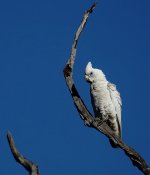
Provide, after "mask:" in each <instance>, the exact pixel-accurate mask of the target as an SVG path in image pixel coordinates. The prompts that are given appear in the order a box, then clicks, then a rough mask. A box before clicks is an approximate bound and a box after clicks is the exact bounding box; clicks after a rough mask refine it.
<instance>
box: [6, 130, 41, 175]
mask: <svg viewBox="0 0 150 175" xmlns="http://www.w3.org/2000/svg"><path fill="white" fill-rule="evenodd" d="M7 139H8V143H9V146H10V149H11V152H12V154H13V156H14V159H15V160H16V162H18V163H19V164H20V165H22V166H23V167H24V168H25V169H26V170H27V171H28V172H29V174H30V175H40V173H39V168H38V165H36V164H35V163H33V162H32V161H30V160H28V159H26V158H25V157H24V156H22V155H21V154H20V153H19V151H18V150H17V148H16V146H15V143H14V140H13V137H12V135H11V133H10V132H8V133H7Z"/></svg>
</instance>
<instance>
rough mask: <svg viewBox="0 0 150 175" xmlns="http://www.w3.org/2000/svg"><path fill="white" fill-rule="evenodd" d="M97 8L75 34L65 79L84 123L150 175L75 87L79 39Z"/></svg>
mask: <svg viewBox="0 0 150 175" xmlns="http://www.w3.org/2000/svg"><path fill="white" fill-rule="evenodd" d="M95 7H96V3H94V4H93V5H92V6H91V7H90V9H89V10H87V11H86V12H85V14H84V15H83V19H82V21H81V24H80V26H79V28H78V30H77V32H76V34H75V38H74V41H73V44H72V48H71V54H70V58H69V59H68V60H67V63H66V65H65V68H64V70H63V72H64V77H65V80H66V83H67V86H68V89H69V91H70V93H71V96H72V98H73V101H74V104H75V107H76V109H77V110H78V112H79V115H80V117H81V119H82V120H83V121H84V123H85V124H86V125H87V126H88V127H91V128H94V129H96V130H97V131H99V132H101V133H103V134H104V135H105V136H106V137H108V138H110V139H111V140H112V141H114V140H115V141H116V142H117V144H118V147H119V148H121V149H122V150H123V151H124V153H125V155H127V156H128V157H129V159H130V160H131V161H132V163H133V165H134V166H136V167H137V168H138V169H139V170H141V172H143V173H144V174H145V175H150V167H149V166H148V164H147V163H146V161H145V160H144V159H143V158H142V157H141V156H140V155H139V154H138V153H137V152H136V151H135V150H134V149H132V148H131V147H129V146H128V145H126V144H125V143H123V141H122V140H120V139H119V138H117V137H116V136H115V135H114V134H113V132H112V131H111V129H110V128H109V127H108V126H107V124H106V123H105V122H104V123H101V121H98V120H95V118H94V117H93V116H92V115H91V113H90V112H89V111H88V109H87V107H86V106H85V104H84V102H83V100H82V99H81V97H80V95H79V93H78V91H77V89H76V87H75V84H74V81H73V78H72V75H73V66H74V62H75V56H76V50H77V43H78V39H79V37H80V34H81V32H82V30H83V28H84V26H85V24H86V22H87V19H88V17H89V15H90V14H91V13H92V12H93V10H94V8H95Z"/></svg>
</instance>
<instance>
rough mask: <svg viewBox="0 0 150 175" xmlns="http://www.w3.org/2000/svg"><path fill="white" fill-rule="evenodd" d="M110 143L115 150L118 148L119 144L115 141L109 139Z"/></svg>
mask: <svg viewBox="0 0 150 175" xmlns="http://www.w3.org/2000/svg"><path fill="white" fill-rule="evenodd" d="M109 142H110V144H111V146H112V147H113V148H118V144H117V142H116V141H115V140H112V139H109Z"/></svg>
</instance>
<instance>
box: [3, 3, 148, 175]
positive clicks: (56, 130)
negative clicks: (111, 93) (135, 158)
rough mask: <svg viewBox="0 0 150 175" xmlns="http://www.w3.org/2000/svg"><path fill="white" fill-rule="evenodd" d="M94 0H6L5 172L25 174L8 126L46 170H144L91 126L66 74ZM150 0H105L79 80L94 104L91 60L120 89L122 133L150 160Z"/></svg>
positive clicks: (88, 33) (81, 49) (88, 35)
mask: <svg viewBox="0 0 150 175" xmlns="http://www.w3.org/2000/svg"><path fill="white" fill-rule="evenodd" d="M92 3H93V1H91V0H89V1H88V0H83V1H80V0H76V1H69V0H64V1H46V0H43V1H39V0H36V1H35V0H30V1H26V0H22V1H19V0H18V1H17V0H13V1H11V0H6V1H1V2H0V26H1V27H0V155H1V156H0V165H1V166H0V174H3V175H9V174H16V175H19V174H21V175H26V174H27V172H26V171H25V170H24V169H23V167H21V166H20V165H19V164H17V163H16V162H15V160H14V159H13V157H12V155H11V153H10V150H9V147H8V143H7V139H6V133H7V131H8V130H10V131H11V132H12V134H13V136H14V139H15V142H16V145H17V147H18V149H19V150H20V152H21V153H22V154H23V155H25V156H26V157H27V158H28V159H30V160H32V161H34V162H36V163H37V164H38V165H39V167H40V171H41V175H44V174H53V175H99V174H102V175H109V174H112V175H120V174H121V175H133V174H134V175H140V174H142V173H141V172H140V171H139V170H138V169H137V168H134V167H133V166H132V164H131V162H130V160H129V159H128V158H127V157H126V156H125V155H124V153H123V152H122V151H121V150H115V149H112V148H111V146H110V145H109V142H108V139H107V138H106V137H105V136H103V135H102V134H100V133H98V132H97V131H96V130H94V129H89V128H87V127H85V126H84V125H83V123H82V121H81V120H80V118H79V115H78V113H77V111H76V109H75V107H74V105H73V102H72V99H71V97H70V94H69V91H68V89H67V86H66V84H65V81H64V77H63V73H62V70H63V67H64V65H65V63H66V60H67V58H68V57H69V54H70V48H71V44H72V41H73V38H74V34H75V31H76V29H77V27H78V25H79V24H80V21H81V18H82V15H83V13H84V11H85V10H86V9H88V8H89V6H90V5H91V4H92ZM149 8H150V5H149V1H148V0H145V1H142V0H122V1H120V0H114V1H111V0H101V1H100V2H99V3H98V5H97V8H96V9H95V11H94V13H93V14H91V16H90V18H89V21H88V23H87V25H86V27H85V29H84V32H83V33H82V35H81V38H80V41H79V45H78V50H77V57H76V63H75V68H74V80H75V83H76V86H77V89H78V90H79V92H80V95H81V96H82V98H83V100H84V101H85V103H86V105H87V106H88V108H89V109H90V111H91V112H92V108H91V103H90V96H89V85H88V84H87V83H86V82H85V80H84V69H85V66H86V64H87V62H88V61H91V62H92V63H93V67H97V68H101V69H102V70H103V71H104V73H105V74H106V76H107V79H108V80H109V81H110V82H112V83H114V84H116V85H117V88H118V90H119V91H120V93H121V96H122V101H123V106H122V108H123V109H122V126H123V140H124V141H125V143H127V144H128V145H130V146H131V147H133V148H134V149H135V150H137V151H138V152H139V153H140V154H141V155H142V156H143V157H144V158H145V160H146V161H147V162H148V163H149V164H150V157H149V154H150V151H149V147H150V139H149V134H150V127H149V123H150V117H149V106H150V103H149V99H150V91H149V89H150V76H149V73H150V71H149V66H150V61H149V58H150V34H149V31H150V22H149V18H150V14H149Z"/></svg>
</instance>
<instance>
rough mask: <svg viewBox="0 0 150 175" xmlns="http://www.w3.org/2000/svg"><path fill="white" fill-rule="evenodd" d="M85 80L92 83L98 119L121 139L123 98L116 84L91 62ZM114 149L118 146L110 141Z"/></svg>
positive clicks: (92, 97)
mask: <svg viewBox="0 0 150 175" xmlns="http://www.w3.org/2000/svg"><path fill="white" fill-rule="evenodd" d="M85 79H86V80H87V81H88V82H89V83H90V95H91V102H92V106H93V110H94V114H95V117H96V118H99V119H100V120H101V121H102V122H106V123H107V124H108V126H109V127H110V128H111V130H112V131H113V132H114V134H115V135H116V136H118V137H119V138H121V105H122V103H121V98H120V94H119V92H118V91H117V89H116V86H115V85H114V84H111V83H110V82H108V81H107V79H106V77H105V75H104V73H103V72H102V70H100V69H95V68H93V67H92V64H91V62H89V63H88V64H87V66H86V69H85ZM110 143H111V145H112V146H113V147H117V145H116V144H115V143H114V142H112V141H111V140H110Z"/></svg>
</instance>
